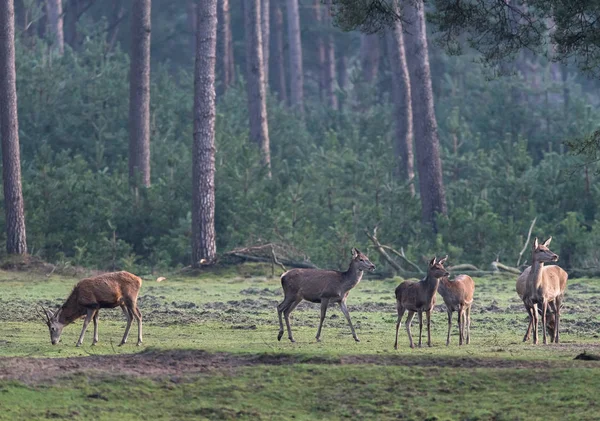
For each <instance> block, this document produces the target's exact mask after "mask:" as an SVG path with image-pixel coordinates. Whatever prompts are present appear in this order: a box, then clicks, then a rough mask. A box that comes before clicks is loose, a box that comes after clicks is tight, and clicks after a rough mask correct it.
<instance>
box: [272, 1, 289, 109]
mask: <svg viewBox="0 0 600 421" xmlns="http://www.w3.org/2000/svg"><path fill="white" fill-rule="evenodd" d="M272 12H273V13H272V14H273V51H274V53H275V56H274V58H273V69H274V70H275V89H276V90H277V95H278V97H279V101H281V102H283V103H284V104H287V103H288V95H287V83H286V80H285V55H284V41H283V39H284V38H283V13H282V12H281V6H280V5H279V3H278V2H277V3H276V4H274V5H273V10H272Z"/></svg>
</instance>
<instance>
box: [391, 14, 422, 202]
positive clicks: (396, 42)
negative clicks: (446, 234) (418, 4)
mask: <svg viewBox="0 0 600 421" xmlns="http://www.w3.org/2000/svg"><path fill="white" fill-rule="evenodd" d="M386 38H387V48H388V55H389V60H390V68H391V73H392V98H393V101H394V114H395V121H396V139H395V142H394V151H395V155H396V174H397V175H398V177H399V178H400V180H403V181H407V182H409V183H410V184H409V189H410V194H411V196H414V195H415V185H414V183H412V180H413V179H414V178H415V169H414V156H413V114H412V106H411V93H410V78H409V76H408V66H407V64H406V51H405V49H404V34H403V33H402V23H401V22H399V21H397V22H395V23H394V25H393V27H391V28H389V29H388V30H387V34H386Z"/></svg>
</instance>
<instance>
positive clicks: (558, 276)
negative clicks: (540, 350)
mask: <svg viewBox="0 0 600 421" xmlns="http://www.w3.org/2000/svg"><path fill="white" fill-rule="evenodd" d="M551 241H552V237H550V238H548V239H547V240H546V241H545V242H544V243H543V244H540V243H539V242H538V239H537V238H536V239H535V241H534V242H533V249H532V257H531V266H529V267H528V268H527V269H525V270H524V271H523V273H522V274H521V275H519V278H518V279H517V293H518V294H519V296H520V297H521V299H522V300H523V304H525V308H526V310H527V314H528V315H529V326H528V327H527V333H526V334H525V337H524V338H523V341H526V340H528V339H529V333H530V331H531V329H532V328H533V343H534V344H537V343H538V320H539V319H538V306H539V307H541V308H540V310H541V311H540V312H541V316H542V332H543V337H544V344H546V343H547V340H546V328H545V327H546V326H547V325H548V323H547V318H546V313H547V311H548V307H550V310H551V312H553V313H554V332H553V334H554V335H553V336H554V339H553V342H555V343H558V342H559V327H560V309H561V307H562V300H563V298H564V294H565V290H566V289H567V279H568V277H569V275H568V274H567V272H565V271H564V270H563V269H562V268H561V267H559V266H556V265H552V266H547V267H545V266H544V263H546V262H556V261H558V255H557V254H555V253H553V252H552V251H551V250H550V249H549V248H548V246H549V245H550V242H551Z"/></svg>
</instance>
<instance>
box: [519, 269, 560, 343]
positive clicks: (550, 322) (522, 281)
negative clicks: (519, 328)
mask: <svg viewBox="0 0 600 421" xmlns="http://www.w3.org/2000/svg"><path fill="white" fill-rule="evenodd" d="M526 282H527V278H526V277H519V279H517V294H519V297H520V298H521V299H523V294H524V293H525V288H526V286H527V285H526ZM561 307H562V304H561ZM548 313H550V315H551V316H550V317H546V330H547V331H548V336H550V342H554V321H555V320H554V318H555V316H554V311H553V310H552V307H551V306H548ZM538 314H539V315H540V316H541V315H542V308H541V307H538ZM532 326H533V321H532V320H531V317H530V318H529V324H528V325H527V332H525V336H524V337H523V342H527V341H528V340H529V338H530V337H531V327H532Z"/></svg>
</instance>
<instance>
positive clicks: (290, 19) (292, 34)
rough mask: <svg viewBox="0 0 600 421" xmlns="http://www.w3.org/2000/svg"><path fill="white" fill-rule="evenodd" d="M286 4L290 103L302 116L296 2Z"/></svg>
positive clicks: (300, 54)
mask: <svg viewBox="0 0 600 421" xmlns="http://www.w3.org/2000/svg"><path fill="white" fill-rule="evenodd" d="M286 2H287V23H288V43H289V52H290V60H289V61H290V99H291V101H290V102H291V105H292V107H294V108H295V109H296V110H298V111H299V112H300V114H304V73H303V72H304V70H303V67H302V41H301V39H300V14H299V12H298V0H287V1H286Z"/></svg>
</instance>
